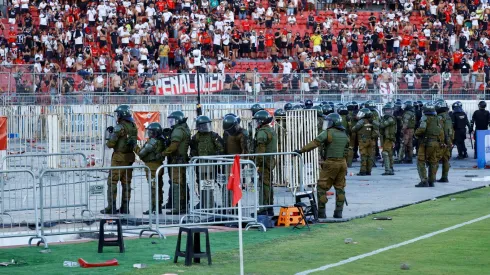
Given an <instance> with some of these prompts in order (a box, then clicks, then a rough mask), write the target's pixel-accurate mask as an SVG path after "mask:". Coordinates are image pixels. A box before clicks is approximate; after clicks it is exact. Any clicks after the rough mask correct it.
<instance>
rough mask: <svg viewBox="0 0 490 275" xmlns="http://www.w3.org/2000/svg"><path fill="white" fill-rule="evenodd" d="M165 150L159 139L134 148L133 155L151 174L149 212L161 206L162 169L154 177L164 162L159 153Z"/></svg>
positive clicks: (150, 140) (153, 139) (152, 139)
mask: <svg viewBox="0 0 490 275" xmlns="http://www.w3.org/2000/svg"><path fill="white" fill-rule="evenodd" d="M164 150H165V145H164V142H163V140H162V139H160V138H151V139H149V140H148V141H147V142H146V143H145V144H144V145H143V147H142V148H141V149H140V148H139V147H137V148H136V150H135V153H136V154H137V155H138V156H139V157H140V159H141V160H142V161H143V162H144V163H145V165H146V166H148V168H150V172H151V211H156V210H158V211H160V209H162V206H163V172H164V169H160V172H159V174H158V176H157V175H156V173H157V170H158V167H160V166H161V165H162V162H163V161H164V160H165V158H164V157H163V155H162V154H161V153H160V152H162V151H164ZM157 177H158V189H157V182H156V181H157ZM157 192H158V204H156V202H157V201H156V194H157Z"/></svg>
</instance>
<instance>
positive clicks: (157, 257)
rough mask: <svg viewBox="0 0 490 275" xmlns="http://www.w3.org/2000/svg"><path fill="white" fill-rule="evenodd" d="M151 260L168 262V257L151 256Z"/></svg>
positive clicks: (161, 255)
mask: <svg viewBox="0 0 490 275" xmlns="http://www.w3.org/2000/svg"><path fill="white" fill-rule="evenodd" d="M153 260H157V261H162V260H163V261H167V260H170V256H169V255H165V254H155V255H153Z"/></svg>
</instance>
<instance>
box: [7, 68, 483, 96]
mask: <svg viewBox="0 0 490 275" xmlns="http://www.w3.org/2000/svg"><path fill="white" fill-rule="evenodd" d="M198 79H199V81H198ZM198 91H199V92H200V95H201V103H204V104H209V103H252V102H271V103H273V102H281V101H293V102H295V101H296V102H297V101H301V100H306V99H312V100H313V101H350V100H358V101H359V100H374V101H376V102H386V101H391V100H393V99H395V98H402V99H404V98H406V99H411V100H432V99H434V98H446V99H451V100H479V99H488V98H489V96H490V94H488V93H487V87H486V86H485V75H484V74H478V73H471V74H467V75H463V74H456V73H452V74H414V75H413V76H412V75H410V74H404V73H379V74H376V73H375V74H372V73H362V74H354V73H335V74H333V73H323V72H314V73H291V74H272V73H257V72H245V73H234V72H231V73H205V74H203V73H200V74H199V76H197V75H196V74H195V73H181V74H175V73H156V74H151V73H144V74H127V73H122V74H119V75H118V74H114V73H88V72H85V71H82V72H76V73H66V72H63V73H35V72H34V68H33V67H32V66H30V65H26V66H15V67H10V68H8V69H7V68H6V69H5V70H3V71H2V72H0V92H1V95H0V101H1V102H0V104H1V105H69V104H86V105H90V104H120V103H130V104H163V103H173V104H191V103H196V102H197V94H198Z"/></svg>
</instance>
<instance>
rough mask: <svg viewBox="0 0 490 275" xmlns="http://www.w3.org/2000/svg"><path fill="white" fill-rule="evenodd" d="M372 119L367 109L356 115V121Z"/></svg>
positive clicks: (371, 114)
mask: <svg viewBox="0 0 490 275" xmlns="http://www.w3.org/2000/svg"><path fill="white" fill-rule="evenodd" d="M372 117H373V113H372V112H371V110H369V109H368V108H362V109H361V110H359V112H358V113H357V118H358V119H363V118H368V119H369V118H372Z"/></svg>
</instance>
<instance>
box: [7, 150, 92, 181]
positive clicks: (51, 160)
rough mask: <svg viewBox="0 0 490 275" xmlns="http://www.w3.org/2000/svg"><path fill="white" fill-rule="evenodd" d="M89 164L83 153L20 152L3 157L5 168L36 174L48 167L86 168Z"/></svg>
mask: <svg viewBox="0 0 490 275" xmlns="http://www.w3.org/2000/svg"><path fill="white" fill-rule="evenodd" d="M87 165H88V162H87V157H86V156H85V154H83V153H46V154H37V153H36V154H19V155H8V156H5V157H3V158H2V167H4V168H5V169H9V170H17V169H27V170H31V171H32V172H34V173H35V174H36V176H37V175H39V174H40V173H41V172H42V170H44V169H47V168H51V169H53V168H61V167H63V168H85V167H87Z"/></svg>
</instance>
